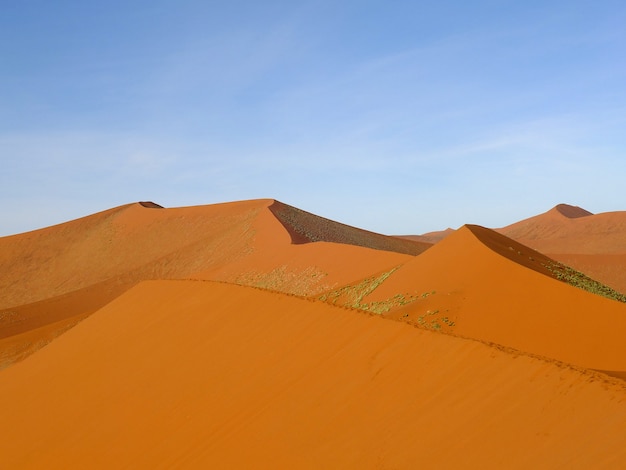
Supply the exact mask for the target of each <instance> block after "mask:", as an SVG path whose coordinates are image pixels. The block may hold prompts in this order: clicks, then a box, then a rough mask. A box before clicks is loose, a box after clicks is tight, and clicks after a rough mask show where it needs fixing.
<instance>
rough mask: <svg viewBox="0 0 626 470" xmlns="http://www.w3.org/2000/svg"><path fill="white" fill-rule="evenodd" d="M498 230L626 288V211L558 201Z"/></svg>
mask: <svg viewBox="0 0 626 470" xmlns="http://www.w3.org/2000/svg"><path fill="white" fill-rule="evenodd" d="M498 232H500V233H502V234H504V235H506V236H508V237H511V238H514V239H516V240H518V241H520V242H521V243H523V244H525V245H527V246H530V247H532V248H534V249H536V250H538V251H541V252H542V253H547V254H548V255H549V256H550V257H552V258H554V259H557V260H559V261H561V262H563V263H565V264H567V265H569V266H571V267H573V268H574V269H576V270H578V271H581V272H584V273H585V274H587V275H588V276H590V277H592V278H594V279H597V280H599V281H601V282H603V283H605V284H606V285H608V286H610V287H612V288H614V289H616V290H618V291H620V292H626V211H622V212H606V213H603V214H595V215H594V214H592V213H591V212H589V211H586V210H584V209H581V208H580V207H574V206H568V205H566V204H559V205H558V206H556V207H554V208H553V209H551V210H550V211H548V212H546V213H544V214H540V215H538V216H535V217H531V218H529V219H526V220H522V221H521V222H517V223H515V224H512V225H509V226H507V227H504V228H501V229H498Z"/></svg>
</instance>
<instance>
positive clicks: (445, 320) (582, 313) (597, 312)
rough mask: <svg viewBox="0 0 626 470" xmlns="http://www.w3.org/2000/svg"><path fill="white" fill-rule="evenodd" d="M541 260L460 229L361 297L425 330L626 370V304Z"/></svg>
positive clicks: (486, 233)
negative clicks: (553, 271)
mask: <svg viewBox="0 0 626 470" xmlns="http://www.w3.org/2000/svg"><path fill="white" fill-rule="evenodd" d="M546 259H547V258H545V257H543V256H542V255H541V254H540V253H537V252H536V251H534V250H531V249H529V248H527V247H524V246H523V245H521V244H518V243H516V242H515V241H513V240H510V239H507V238H506V237H504V236H502V235H499V234H498V233H496V232H494V231H492V230H489V229H485V228H482V227H478V226H464V227H462V228H461V229H459V230H458V231H457V232H455V233H454V234H452V235H450V236H449V237H447V238H446V239H444V240H442V241H441V242H439V243H438V244H436V245H435V246H433V247H432V248H431V249H429V250H428V251H426V252H424V253H423V254H422V255H420V256H418V257H416V258H414V259H413V260H412V261H410V262H409V263H406V264H405V265H403V266H402V267H400V268H399V269H398V270H396V271H394V272H392V273H390V274H389V275H388V277H387V278H386V279H385V280H383V281H382V282H381V283H380V285H379V286H378V287H377V288H376V289H375V290H373V291H371V292H370V293H369V294H368V295H366V296H365V297H363V299H361V301H360V302H361V303H362V304H363V305H367V307H368V308H370V309H372V308H373V307H372V306H375V305H377V304H376V303H378V304H384V302H386V301H387V302H389V301H391V302H392V305H393V306H395V309H394V310H391V312H390V313H389V314H390V315H391V316H393V317H395V318H401V319H403V320H405V321H409V322H414V323H417V324H421V325H423V326H424V327H430V328H434V329H441V330H442V331H448V332H450V333H453V334H457V335H461V336H465V337H470V338H476V339H480V340H482V341H488V342H494V343H498V344H502V345H506V346H509V347H512V348H515V349H518V350H521V351H526V352H529V353H533V354H537V355H540V356H546V357H551V358H554V359H558V360H561V361H565V362H568V363H571V364H576V365H579V366H582V367H587V368H594V369H602V370H611V371H626V346H625V343H624V337H626V304H623V303H620V302H617V301H614V300H609V299H606V298H604V297H600V296H597V295H594V294H591V293H588V292H586V291H583V290H581V289H578V288H574V287H572V286H570V285H568V284H565V283H563V282H560V281H557V280H555V279H554V278H552V277H551V276H550V272H549V270H547V269H546V267H545V266H543V264H544V263H546ZM399 295H401V297H400V298H399V297H398V296H399ZM328 299H329V300H332V299H333V296H332V295H329V296H328Z"/></svg>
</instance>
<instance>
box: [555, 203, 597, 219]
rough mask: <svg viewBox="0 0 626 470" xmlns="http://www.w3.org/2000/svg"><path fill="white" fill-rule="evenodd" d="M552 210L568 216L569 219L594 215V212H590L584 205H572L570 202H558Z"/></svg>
mask: <svg viewBox="0 0 626 470" xmlns="http://www.w3.org/2000/svg"><path fill="white" fill-rule="evenodd" d="M552 210H553V211H555V212H558V213H559V214H561V215H563V216H565V217H567V218H568V219H578V218H580V217H587V216H590V215H593V213H592V212H589V211H588V210H585V209H583V208H582V207H578V206H570V205H569V204H557V205H556V206H555V207H554V209H552Z"/></svg>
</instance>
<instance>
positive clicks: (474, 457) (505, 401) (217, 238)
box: [0, 199, 626, 469]
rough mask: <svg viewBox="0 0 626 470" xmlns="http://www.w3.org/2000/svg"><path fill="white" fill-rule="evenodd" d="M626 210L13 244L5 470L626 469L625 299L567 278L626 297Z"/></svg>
mask: <svg viewBox="0 0 626 470" xmlns="http://www.w3.org/2000/svg"><path fill="white" fill-rule="evenodd" d="M623 214H624V213H621V212H616V213H608V214H597V215H593V214H591V213H589V212H587V211H585V210H584V209H581V208H578V207H574V206H566V205H559V206H557V207H556V208H554V209H552V210H551V211H548V212H547V213H545V214H542V215H539V216H537V217H535V218H531V219H527V220H525V221H521V222H519V223H518V224H514V225H512V226H510V227H506V228H504V229H499V230H498V231H494V230H490V229H487V228H484V227H481V226H477V225H465V226H463V227H461V228H460V229H458V230H455V231H452V230H447V231H444V232H440V233H437V234H431V235H432V236H431V237H430V238H428V237H425V238H424V237H422V238H419V237H418V238H414V239H411V237H408V238H402V237H389V236H385V235H380V234H376V233H372V232H368V231H365V230H360V229H358V228H355V227H350V226H347V225H344V224H341V223H338V222H334V221H332V220H328V219H325V218H322V217H318V216H316V215H314V214H311V213H308V212H306V211H302V210H300V209H297V208H295V207H292V206H288V205H287V204H284V203H281V202H279V201H275V200H273V199H262V200H252V201H240V202H233V203H224V204H215V205H208V206H194V207H183V208H173V209H166V208H162V207H161V206H159V205H157V204H154V203H148V202H143V203H136V204H128V205H125V206H120V207H117V208H114V209H110V210H107V211H104V212H100V213H97V214H93V215H91V216H87V217H84V218H81V219H77V220H74V221H70V222H67V223H64V224H60V225H56V226H52V227H48V228H44V229H41V230H36V231H33V232H28V233H24V234H18V235H13V236H10V237H4V238H0V292H2V296H1V298H0V369H1V370H0V416H1V417H2V431H0V434H1V439H0V456H1V457H0V468H10V469H13V468H20V469H22V468H24V469H29V468H32V469H40V468H51V469H54V468H58V469H67V468H81V469H83V468H103V469H104V468H107V469H109V468H142V469H143V468H145V469H155V468H242V469H249V468H268V469H270V468H271V469H276V468H285V469H294V468H315V469H317V468H337V469H346V468H355V469H356V468H358V469H362V468H372V469H392V468H393V469H399V468H402V469H405V468H406V469H413V468H433V469H434V468H437V469H441V468H450V469H456V468H480V469H485V468H489V469H491V468H493V469H501V468H515V469H517V468H519V469H528V468H549V469H553V468H567V469H588V468H594V469H595V468H600V469H603V468H609V469H619V468H623V466H624V461H626V446H625V445H624V444H625V442H626V382H625V381H624V380H626V342H624V338H625V337H626V303H624V302H621V301H619V299H620V298H619V296H617V297H614V298H607V297H606V295H609V297H611V296H612V295H613V294H612V292H613V291H610V289H608V288H604V287H598V286H600V284H597V283H594V281H593V280H591V279H589V278H586V277H580V278H579V277H576V276H578V274H576V275H575V278H576V279H577V280H580V279H583V280H584V282H583V284H584V287H585V289H586V290H585V289H583V288H580V287H575V286H574V285H572V284H573V282H572V273H575V271H573V270H569V268H567V267H565V266H562V265H560V264H559V263H558V261H562V262H565V263H567V264H572V265H574V264H576V265H577V266H584V267H585V269H582V268H581V269H580V270H581V271H584V272H585V273H587V274H589V273H592V272H597V273H599V274H601V276H600V275H599V276H598V277H599V278H601V277H602V276H604V278H603V279H600V280H604V279H609V280H610V281H611V283H612V286H613V287H615V286H616V285H620V282H623V281H624V269H623V268H624V262H625V261H626V259H625V258H624V256H626V248H625V247H624V245H623V243H622V242H623V241H624V234H625V233H626V228H625V225H624V221H625V220H626V218H625V217H624V216H623ZM443 235H445V237H444V236H443ZM526 242H527V243H526ZM433 243H435V244H433ZM557 246H558V247H561V249H559V250H556V251H554V250H555V247H557ZM550 250H552V251H550ZM594 269H595V271H594ZM564 273H565V274H567V276H566V275H565V274H564ZM568 276H569V277H568ZM592 277H593V276H592ZM620 279H621V280H622V281H620ZM607 283H608V282H607ZM590 286H591V287H590ZM605 289H608V290H605ZM607 292H609V294H607ZM599 293H600V294H602V295H599ZM616 299H617V300H616Z"/></svg>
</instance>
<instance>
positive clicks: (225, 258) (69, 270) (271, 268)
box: [0, 199, 430, 367]
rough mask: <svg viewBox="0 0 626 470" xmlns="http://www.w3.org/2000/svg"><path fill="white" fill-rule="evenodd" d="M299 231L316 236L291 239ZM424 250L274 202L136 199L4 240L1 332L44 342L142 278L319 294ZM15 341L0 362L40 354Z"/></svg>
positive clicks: (0, 251) (0, 248) (0, 349)
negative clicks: (187, 203) (190, 203)
mask: <svg viewBox="0 0 626 470" xmlns="http://www.w3.org/2000/svg"><path fill="white" fill-rule="evenodd" d="M275 213H279V214H281V217H282V219H283V220H279V219H277V216H276V215H275ZM300 232H302V233H308V234H314V235H315V240H320V241H318V242H317V243H309V242H307V243H306V244H297V245H294V242H293V233H300ZM349 243H354V244H355V245H358V246H355V245H351V244H349ZM428 246H430V245H424V244H419V243H413V242H409V241H402V240H397V239H394V238H393V237H387V236H383V235H378V234H374V233H371V232H366V231H363V230H359V229H356V228H353V227H348V226H345V225H342V224H339V223H336V222H332V221H329V220H327V219H323V218H320V217H317V216H314V215H312V214H308V213H305V212H303V211H299V210H298V209H295V208H292V207H290V206H287V205H285V204H282V203H279V202H277V201H274V200H271V199H265V200H256V201H242V202H235V203H226V204H215V205H209V206H195V207H183V208H175V209H163V208H162V207H161V206H158V205H156V204H154V203H146V202H144V203H137V204H130V205H126V206H121V207H118V208H115V209H111V210H108V211H105V212H101V213H98V214H94V215H92V216H89V217H85V218H83V219H78V220H75V221H71V222H67V223H65V224H61V225H57V226H54V227H49V228H46V229H43V230H37V231H34V232H29V233H25V234H21V235H15V236H12V237H5V238H0V290H1V291H2V292H3V296H2V299H0V338H2V337H8V336H9V335H12V334H13V335H17V334H22V333H25V332H26V331H28V330H29V329H37V331H40V332H45V334H46V338H47V337H49V336H50V335H51V334H56V333H55V331H57V332H60V331H64V330H65V329H66V327H67V322H61V320H63V319H66V318H67V319H70V318H83V317H84V316H86V315H88V314H90V313H92V312H93V311H95V310H96V309H98V308H100V307H101V306H102V305H104V304H105V303H106V302H108V301H110V300H112V299H113V298H115V297H116V296H117V295H119V294H121V293H122V292H124V291H125V290H127V289H128V288H130V287H132V286H133V285H135V284H136V283H137V282H140V281H142V280H147V279H184V278H195V279H212V280H222V281H229V282H233V283H239V284H246V285H255V286H261V287H266V288H270V289H272V290H278V291H284V292H289V293H295V294H299V295H316V294H319V293H321V292H323V291H325V290H328V289H331V288H333V287H336V286H338V285H342V284H345V283H348V282H351V281H353V280H355V279H359V278H362V277H364V276H367V275H369V274H371V273H374V272H378V271H380V270H387V269H391V268H393V267H394V266H398V265H401V264H403V263H405V262H407V261H408V260H410V259H412V258H413V257H412V256H410V255H408V254H403V253H411V252H415V253H416V252H421V251H422V250H424V249H426V248H427V247H428ZM383 248H388V249H389V250H391V251H382V249H383ZM3 317H6V318H9V317H10V318H11V324H7V323H6V322H4V323H3V321H2V318H3ZM68 321H69V320H68ZM74 322H75V321H74ZM48 324H50V325H51V326H49V327H47V328H44V329H41V327H43V326H45V325H48ZM52 325H57V326H58V330H54V329H53V326H52ZM18 326H19V328H18ZM16 328H17V329H16ZM28 337H29V338H31V339H32V335H30V336H28ZM40 339H41V341H39V340H37V341H36V343H37V344H44V343H45V342H46V341H47V340H46V341H44V339H45V338H40ZM16 340H17V339H16V338H14V339H13V340H11V342H10V343H11V347H10V349H8V350H7V349H5V348H4V345H6V344H7V343H6V342H3V343H0V356H1V357H4V359H3V361H0V367H2V366H4V365H6V364H9V363H12V362H13V361H14V360H16V359H17V358H22V357H23V354H22V352H23V350H28V351H32V350H34V349H33V348H31V347H26V345H24V348H25V349H24V348H22V347H16V346H15V344H14V343H15V341H16ZM20 344H22V343H20Z"/></svg>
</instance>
